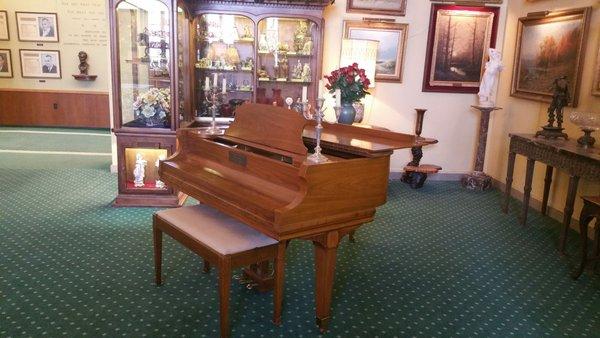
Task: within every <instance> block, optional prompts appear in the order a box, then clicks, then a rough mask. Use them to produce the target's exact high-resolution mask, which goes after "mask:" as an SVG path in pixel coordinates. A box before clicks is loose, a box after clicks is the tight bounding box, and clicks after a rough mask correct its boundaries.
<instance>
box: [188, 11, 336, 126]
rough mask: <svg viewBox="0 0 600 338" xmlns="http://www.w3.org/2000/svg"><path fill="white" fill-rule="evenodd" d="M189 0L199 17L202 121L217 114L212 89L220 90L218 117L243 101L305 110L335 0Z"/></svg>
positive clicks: (197, 98)
mask: <svg viewBox="0 0 600 338" xmlns="http://www.w3.org/2000/svg"><path fill="white" fill-rule="evenodd" d="M186 2H187V4H188V7H189V8H190V10H191V12H192V13H193V16H194V19H193V28H194V29H193V34H194V35H195V37H194V40H195V61H196V62H195V74H194V80H193V87H194V93H195V95H194V98H193V99H194V107H195V109H194V111H195V116H196V119H197V120H200V121H208V120H209V119H210V116H211V113H212V110H211V107H212V105H213V102H212V101H211V100H207V99H206V97H205V93H207V89H212V90H215V89H216V90H219V91H220V92H221V94H222V95H221V100H220V101H219V104H218V109H217V116H218V117H225V118H227V117H230V118H232V117H233V115H234V112H235V108H236V107H237V106H239V105H240V104H243V103H244V102H256V103H263V104H269V105H271V104H274V105H278V106H285V107H289V108H292V109H297V110H300V109H301V108H300V107H301V101H303V100H306V101H309V102H313V101H314V99H315V98H316V97H317V91H318V86H317V84H318V79H319V77H320V76H321V73H322V70H321V63H322V43H321V42H322V40H323V8H324V7H325V6H327V5H328V4H330V2H331V1H330V0H322V1H304V0H302V1H298V0H296V1H283V0H279V1H268V0H265V1H261V2H259V1H256V2H254V1H244V0H238V1H220V0H206V1H192V0H190V1H186ZM288 98H289V101H288V103H290V102H291V104H288V103H286V99H288Z"/></svg>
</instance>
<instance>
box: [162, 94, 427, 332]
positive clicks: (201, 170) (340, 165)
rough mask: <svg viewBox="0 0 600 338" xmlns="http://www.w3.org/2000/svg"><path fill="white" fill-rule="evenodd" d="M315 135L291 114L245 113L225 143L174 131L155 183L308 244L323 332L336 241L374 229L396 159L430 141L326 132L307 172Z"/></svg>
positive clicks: (252, 109)
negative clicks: (317, 159) (174, 147)
mask: <svg viewBox="0 0 600 338" xmlns="http://www.w3.org/2000/svg"><path fill="white" fill-rule="evenodd" d="M314 135H315V130H314V122H313V121H308V120H306V119H304V118H303V117H302V116H300V115H298V114H297V113H296V112H294V111H291V110H288V109H285V108H279V107H273V106H268V105H261V104H245V105H242V106H241V107H239V108H238V110H237V111H236V118H235V121H234V122H233V123H232V124H231V126H230V127H229V128H228V129H227V130H226V131H225V132H224V134H223V135H216V136H215V135H213V136H207V135H205V134H203V133H202V131H201V130H200V129H180V130H179V131H178V135H177V141H178V151H177V152H176V153H175V154H174V155H173V156H172V157H171V158H169V159H167V160H166V161H163V162H161V163H160V168H159V173H160V177H161V180H163V181H164V182H166V183H167V184H168V185H170V186H171V187H173V188H175V189H178V190H180V191H181V192H184V193H186V194H188V195H190V196H192V197H194V198H196V199H198V200H199V201H201V202H202V203H205V204H208V205H211V206H213V207H215V208H217V209H219V210H221V211H222V212H225V213H227V214H229V215H231V216H233V217H235V218H237V219H239V220H241V221H242V222H244V223H246V224H248V225H250V226H252V227H254V228H255V229H257V230H259V231H261V232H263V233H265V234H267V235H269V236H271V237H273V238H276V239H278V240H280V241H286V240H290V239H305V240H310V241H312V242H313V243H314V250H315V269H316V290H315V295H316V319H317V325H319V328H320V329H321V331H325V330H326V329H327V325H328V323H329V319H330V308H331V297H332V288H333V280H334V270H335V261H336V251H337V246H338V244H339V242H340V239H341V238H342V237H343V236H345V235H346V234H348V233H350V232H353V231H354V230H355V229H356V228H358V227H359V226H360V225H362V224H364V223H367V222H371V221H372V220H373V217H374V215H375V208H376V207H378V206H380V205H382V204H384V203H385V202H386V197H387V196H386V195H387V186H388V176H389V171H390V155H391V154H392V152H393V150H394V149H400V148H411V147H414V146H423V145H427V144H432V143H436V142H437V141H436V140H433V139H425V138H417V137H416V136H413V135H406V134H400V133H394V132H390V131H387V130H380V129H370V128H362V127H355V126H348V125H340V124H324V129H323V134H322V141H321V147H322V148H323V152H324V154H325V155H326V156H327V157H328V159H329V161H328V162H325V163H311V162H309V161H308V160H307V154H308V149H307V148H310V149H313V148H314V145H315V138H314ZM280 252H281V253H280V255H284V252H285V250H280ZM281 258H283V257H281ZM280 261H283V259H282V260H280ZM276 311H277V309H276ZM279 311H281V310H280V309H279Z"/></svg>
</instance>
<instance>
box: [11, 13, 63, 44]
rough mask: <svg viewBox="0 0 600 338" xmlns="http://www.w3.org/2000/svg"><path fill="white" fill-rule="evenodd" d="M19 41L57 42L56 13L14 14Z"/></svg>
mask: <svg viewBox="0 0 600 338" xmlns="http://www.w3.org/2000/svg"><path fill="white" fill-rule="evenodd" d="M15 14H16V17H17V35H18V36H19V41H35V42H58V18H57V15H56V13H35V12H16V13H15Z"/></svg>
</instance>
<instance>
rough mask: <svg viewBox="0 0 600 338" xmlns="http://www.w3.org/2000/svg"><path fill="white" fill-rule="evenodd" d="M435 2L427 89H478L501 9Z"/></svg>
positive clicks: (474, 91) (471, 90)
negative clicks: (498, 12) (436, 3)
mask: <svg viewBox="0 0 600 338" xmlns="http://www.w3.org/2000/svg"><path fill="white" fill-rule="evenodd" d="M433 6H434V9H433V10H434V11H435V12H434V18H435V19H434V21H433V25H432V26H433V27H432V29H431V32H432V34H430V38H429V42H428V57H427V61H426V72H425V78H424V83H423V90H424V91H438V92H463V93H476V92H477V91H478V90H479V89H478V88H479V82H480V80H481V74H482V73H483V71H484V64H485V59H486V58H487V50H488V48H490V47H493V46H494V43H493V42H494V41H495V24H496V22H497V9H496V8H482V7H461V6H453V5H433ZM432 20H433V18H432Z"/></svg>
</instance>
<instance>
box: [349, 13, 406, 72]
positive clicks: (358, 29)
mask: <svg viewBox="0 0 600 338" xmlns="http://www.w3.org/2000/svg"><path fill="white" fill-rule="evenodd" d="M407 32H408V25H406V24H399V23H388V22H364V21H345V22H344V38H346V39H361V40H376V41H378V42H379V47H378V48H377V64H376V68H375V80H376V81H382V82H402V66H403V65H402V64H403V60H404V49H405V44H406V35H407Z"/></svg>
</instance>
